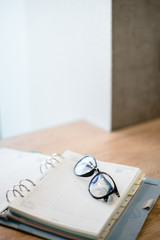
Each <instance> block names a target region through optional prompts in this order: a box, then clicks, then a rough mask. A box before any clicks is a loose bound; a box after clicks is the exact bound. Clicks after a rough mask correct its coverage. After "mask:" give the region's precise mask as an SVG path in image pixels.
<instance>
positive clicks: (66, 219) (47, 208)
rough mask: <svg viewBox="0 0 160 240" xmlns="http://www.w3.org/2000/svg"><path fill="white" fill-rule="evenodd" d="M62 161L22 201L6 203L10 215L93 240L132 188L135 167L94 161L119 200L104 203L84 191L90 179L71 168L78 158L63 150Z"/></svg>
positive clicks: (110, 198) (137, 169)
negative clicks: (112, 184) (108, 178)
mask: <svg viewBox="0 0 160 240" xmlns="http://www.w3.org/2000/svg"><path fill="white" fill-rule="evenodd" d="M63 156H65V157H64V159H63V160H61V161H60V162H59V163H57V162H55V167H54V168H50V169H49V170H48V171H46V172H45V173H44V174H43V175H42V176H41V177H40V178H39V179H38V180H37V183H36V187H34V188H32V190H31V192H29V193H27V194H26V195H25V197H24V198H18V199H16V200H15V201H13V202H12V203H11V204H10V207H9V208H10V210H11V212H12V213H14V214H18V215H19V216H22V217H25V218H28V219H31V220H33V221H35V222H38V223H41V224H44V225H46V226H50V227H54V228H55V229H56V228H57V229H60V230H63V231H64V232H65V231H66V232H67V231H68V232H73V233H76V234H78V235H80V236H88V237H91V238H93V239H97V238H98V236H100V234H101V233H102V232H103V230H104V229H105V228H106V226H107V224H108V223H109V222H110V221H111V219H112V218H113V216H114V215H115V213H116V212H117V210H118V208H119V207H120V206H121V205H122V203H123V202H124V200H125V198H126V197H127V195H128V193H129V191H130V190H131V188H132V187H133V185H134V183H135V181H136V179H137V177H138V176H139V175H140V173H141V171H140V169H139V168H135V167H130V166H124V165H119V164H113V163H107V162H101V161H97V163H98V168H99V169H100V170H101V171H104V172H107V173H108V174H109V175H111V176H112V177H113V179H114V180H115V182H116V185H117V187H118V190H119V193H120V198H117V196H116V195H115V194H113V195H111V196H110V197H109V199H108V202H104V201H103V200H97V199H94V198H93V197H92V196H91V195H90V193H89V192H88V184H89V182H90V180H91V178H92V177H89V178H83V177H77V176H76V175H75V174H74V171H73V168H74V165H75V164H76V162H77V160H79V159H80V157H81V155H79V154H76V153H72V152H70V151H67V152H65V153H64V155H63Z"/></svg>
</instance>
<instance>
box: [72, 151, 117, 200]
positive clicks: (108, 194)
mask: <svg viewBox="0 0 160 240" xmlns="http://www.w3.org/2000/svg"><path fill="white" fill-rule="evenodd" d="M87 157H91V158H92V159H93V160H94V162H95V167H94V168H93V169H91V171H89V172H87V173H84V174H82V175H79V174H76V171H75V169H76V167H77V165H78V164H79V163H80V162H81V161H82V160H83V159H84V158H87ZM95 171H97V174H96V175H95V176H93V178H92V179H91V180H90V182H89V185H88V191H89V193H90V194H91V196H92V197H93V198H95V199H104V201H105V202H107V201H108V197H109V196H110V195H111V194H113V193H115V194H116V195H117V197H120V194H119V191H118V188H117V185H116V183H115V181H114V180H113V178H112V177H111V176H110V175H109V174H108V173H106V172H101V171H100V170H99V168H98V167H97V161H96V159H95V158H94V157H93V156H92V155H90V154H86V155H84V156H83V157H82V158H81V159H80V160H79V161H78V162H77V163H76V165H75V166H74V174H75V175H76V176H78V177H90V176H92V175H93V174H94V173H95ZM100 174H105V175H107V176H108V177H109V178H110V179H111V180H112V182H113V185H114V187H113V189H112V190H111V191H110V192H109V193H107V194H106V195H104V196H102V197H96V196H94V195H93V194H92V193H91V191H90V186H91V183H92V181H93V179H94V178H95V177H97V176H98V175H100ZM107 181H108V180H107Z"/></svg>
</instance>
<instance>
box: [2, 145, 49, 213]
mask: <svg viewBox="0 0 160 240" xmlns="http://www.w3.org/2000/svg"><path fill="white" fill-rule="evenodd" d="M46 158H47V156H46V155H44V154H40V153H32V152H24V151H19V150H15V149H10V148H2V147H1V148H0V169H1V173H0V212H1V211H2V210H3V209H4V208H5V207H6V206H7V205H8V203H7V201H6V192H7V190H8V189H11V188H12V187H13V185H15V184H18V183H19V181H20V180H21V179H23V178H29V179H31V180H33V181H36V180H37V179H38V177H39V176H40V175H41V173H40V164H41V163H42V162H43V161H44V160H45V159H46Z"/></svg>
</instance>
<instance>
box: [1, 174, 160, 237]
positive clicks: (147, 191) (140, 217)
mask: <svg viewBox="0 0 160 240" xmlns="http://www.w3.org/2000/svg"><path fill="white" fill-rule="evenodd" d="M159 195H160V180H156V179H153V178H144V179H143V180H142V184H141V185H140V187H139V189H138V190H137V192H136V194H135V195H134V196H133V198H132V199H131V201H130V202H129V204H128V205H127V207H126V209H125V211H124V212H123V213H122V215H121V216H120V217H119V218H118V219H117V221H116V222H115V224H114V225H113V227H112V228H111V229H110V232H109V234H108V235H107V236H106V238H105V240H115V239H118V240H135V239H136V237H137V236H138V233H139V232H140V230H141V228H142V226H143V224H144V222H145V220H146V218H147V216H148V214H149V212H150V211H151V209H152V207H153V205H154V204H153V205H152V207H151V208H149V209H143V206H144V203H145V202H146V201H148V200H149V199H154V203H155V202H156V200H157V198H158V197H159ZM0 224H2V225H4V226H7V227H11V228H14V229H17V230H21V231H24V232H27V233H29V234H34V235H36V236H39V237H42V238H45V239H50V240H60V239H61V240H63V239H67V238H64V237H60V236H56V235H54V234H52V233H48V232H45V231H43V230H39V229H36V228H34V227H31V226H27V225H25V224H22V223H19V222H16V221H13V220H12V221H6V220H4V219H2V218H0ZM128 232H129V233H130V234H129V235H128Z"/></svg>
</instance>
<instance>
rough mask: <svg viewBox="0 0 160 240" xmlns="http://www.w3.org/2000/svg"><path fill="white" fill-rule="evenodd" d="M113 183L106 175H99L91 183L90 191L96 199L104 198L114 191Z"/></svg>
mask: <svg viewBox="0 0 160 240" xmlns="http://www.w3.org/2000/svg"><path fill="white" fill-rule="evenodd" d="M113 187H114V185H113V182H112V181H111V179H110V178H109V177H108V176H107V175H106V174H105V173H98V174H97V175H96V176H95V177H94V178H93V179H92V180H91V182H90V185H89V191H90V193H91V194H92V195H93V196H94V197H96V198H102V197H104V196H106V195H107V194H109V193H110V192H111V191H112V190H113Z"/></svg>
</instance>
